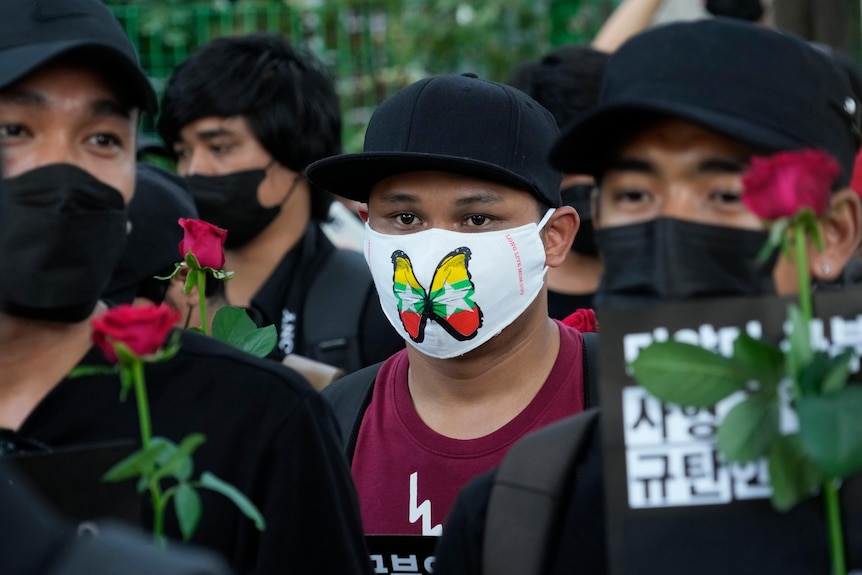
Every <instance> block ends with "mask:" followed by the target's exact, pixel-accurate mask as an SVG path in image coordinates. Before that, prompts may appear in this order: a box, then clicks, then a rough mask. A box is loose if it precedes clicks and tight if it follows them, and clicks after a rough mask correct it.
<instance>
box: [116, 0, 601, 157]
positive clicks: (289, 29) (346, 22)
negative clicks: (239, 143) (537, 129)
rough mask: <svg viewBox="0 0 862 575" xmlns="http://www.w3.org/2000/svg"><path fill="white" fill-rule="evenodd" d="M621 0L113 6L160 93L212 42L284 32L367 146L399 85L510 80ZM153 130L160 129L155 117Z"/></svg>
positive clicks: (581, 35)
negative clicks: (325, 81) (321, 69)
mask: <svg viewBox="0 0 862 575" xmlns="http://www.w3.org/2000/svg"><path fill="white" fill-rule="evenodd" d="M616 3H617V2H616V1H615V0H482V1H479V2H476V1H474V2H469V3H467V2H459V1H457V0H374V1H371V0H367V1H365V2H361V3H357V2H347V1H342V2H322V1H320V0H317V1H313V0H305V1H304V2H303V1H298V0H293V1H291V2H290V3H286V2H277V1H275V0H273V1H271V2H257V3H243V2H242V1H240V2H237V3H236V4H230V3H225V2H211V3H189V2H185V1H181V0H150V1H148V2H146V3H129V4H118V3H114V4H111V3H110V2H109V4H111V7H112V10H113V11H114V13H115V14H116V15H117V17H118V18H119V20H120V21H121V22H122V24H123V26H124V27H125V29H126V31H127V32H128V34H129V36H130V37H131V39H132V41H133V42H134V44H135V46H136V48H137V50H138V54H139V55H140V58H141V63H142V65H143V67H144V69H145V70H147V72H148V74H149V75H150V77H151V79H152V82H153V85H154V86H155V87H156V89H157V91H159V92H161V90H162V88H163V86H164V83H165V82H166V80H167V79H168V77H169V76H170V73H171V70H172V69H173V68H174V67H175V66H176V65H177V64H179V63H181V62H182V61H183V60H185V58H186V56H187V55H188V54H189V52H191V51H192V50H194V49H195V48H196V47H198V46H200V45H201V44H203V43H204V42H206V41H207V40H210V39H213V38H218V37H222V36H229V35H235V34H245V33H249V32H255V31H269V32H277V33H280V34H283V35H285V36H286V37H288V38H289V39H290V40H291V41H292V42H293V43H295V44H299V45H302V46H304V47H306V48H307V49H309V50H311V51H312V52H313V53H315V54H316V55H317V56H318V57H320V58H321V59H322V60H323V61H324V62H325V63H326V64H327V66H329V67H330V69H331V70H332V71H333V73H334V74H335V77H336V78H337V81H338V90H339V94H340V97H341V101H342V108H343V111H344V136H345V150H346V151H358V150H359V149H361V146H362V136H363V134H364V130H365V125H366V123H367V121H368V118H369V117H370V115H371V112H372V111H373V110H374V108H375V107H376V106H377V104H379V103H380V102H381V101H382V100H383V99H385V98H386V97H387V96H388V95H390V94H391V93H393V92H394V91H395V90H397V89H399V88H401V87H403V86H405V85H407V84H409V83H411V82H413V81H415V80H417V79H419V78H421V77H424V76H427V75H429V74H441V73H460V72H467V71H470V72H475V73H477V74H479V75H480V77H484V78H489V79H493V80H504V79H505V78H506V77H507V75H508V74H509V73H510V72H511V70H512V69H513V68H514V67H515V66H516V65H518V64H520V63H522V62H524V61H526V60H528V59H531V58H534V57H536V56H538V55H539V54H541V53H542V52H544V51H545V50H547V49H548V48H549V47H550V46H551V45H552V44H560V43H564V42H578V41H587V40H588V39H589V38H591V37H592V36H593V35H594V34H595V32H596V31H597V30H598V28H599V27H600V25H601V23H602V22H603V21H604V19H605V18H606V17H607V15H608V14H609V13H610V12H611V10H612V9H613V6H614V5H615V4H616ZM144 130H145V131H146V132H149V133H152V132H153V119H152V118H145V123H144Z"/></svg>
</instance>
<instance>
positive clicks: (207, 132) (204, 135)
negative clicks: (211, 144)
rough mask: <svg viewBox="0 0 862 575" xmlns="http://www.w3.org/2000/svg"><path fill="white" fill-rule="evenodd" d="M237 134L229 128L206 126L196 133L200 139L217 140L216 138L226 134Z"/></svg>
mask: <svg viewBox="0 0 862 575" xmlns="http://www.w3.org/2000/svg"><path fill="white" fill-rule="evenodd" d="M235 135H236V134H235V133H234V132H232V131H231V130H228V129H227V128H206V129H204V130H201V131H199V132H197V133H195V136H197V137H198V139H200V140H204V141H209V140H215V139H216V138H223V137H225V136H235Z"/></svg>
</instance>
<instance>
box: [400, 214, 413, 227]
mask: <svg viewBox="0 0 862 575" xmlns="http://www.w3.org/2000/svg"><path fill="white" fill-rule="evenodd" d="M395 219H396V220H397V222H398V223H399V224H401V225H402V226H409V225H412V224H413V223H415V222H416V216H415V215H414V214H408V213H402V214H397V215H396V216H395Z"/></svg>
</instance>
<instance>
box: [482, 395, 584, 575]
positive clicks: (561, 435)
mask: <svg viewBox="0 0 862 575" xmlns="http://www.w3.org/2000/svg"><path fill="white" fill-rule="evenodd" d="M598 414H599V411H598V409H595V408H594V409H590V410H587V411H585V412H583V413H579V414H577V415H574V416H571V417H567V418H566V419H563V420H561V421H557V422H555V423H552V424H550V425H548V426H546V427H543V428H541V429H539V430H537V431H534V432H533V433H530V434H528V435H525V436H524V437H523V438H521V439H520V440H518V441H517V442H516V443H515V445H513V446H512V448H511V449H510V450H509V451H508V453H507V454H506V456H505V458H504V459H503V462H502V464H500V468H499V469H498V471H497V475H496V477H495V478H494V483H493V486H492V488H491V496H490V499H489V501H488V514H487V516H486V517H485V535H484V539H483V542H482V572H483V573H485V574H489V575H491V574H492V575H509V574H512V575H523V574H526V573H530V574H538V573H541V570H542V568H543V566H544V564H545V563H546V561H547V557H546V555H547V554H548V551H549V543H550V541H549V540H550V536H551V534H552V533H553V531H554V528H555V526H556V524H557V520H558V517H559V515H560V513H561V512H562V509H561V507H563V506H562V505H561V504H560V502H561V500H562V499H563V497H564V493H567V492H568V491H567V487H568V486H569V483H570V477H571V473H572V472H573V471H574V468H575V466H576V464H577V462H578V461H579V460H580V459H582V457H581V456H582V451H583V449H584V446H585V445H586V441H587V439H588V438H589V436H590V432H591V430H592V429H593V428H594V427H595V422H596V421H598Z"/></svg>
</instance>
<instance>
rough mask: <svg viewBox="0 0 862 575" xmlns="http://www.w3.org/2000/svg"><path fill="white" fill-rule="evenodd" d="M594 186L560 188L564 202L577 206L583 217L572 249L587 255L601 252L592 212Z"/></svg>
mask: <svg viewBox="0 0 862 575" xmlns="http://www.w3.org/2000/svg"><path fill="white" fill-rule="evenodd" d="M594 188H595V186H594V185H593V184H573V185H571V186H567V187H565V188H563V189H562V190H560V197H561V198H562V200H563V204H564V205H567V206H572V207H573V208H575V210H577V212H578V215H579V216H580V217H581V227H580V228H578V233H577V234H576V235H575V241H573V242H572V251H573V252H577V253H579V254H583V255H585V256H596V255H598V253H599V250H598V247H596V238H595V236H594V231H593V218H592V214H591V213H590V198H591V197H592V194H593V189H594Z"/></svg>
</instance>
